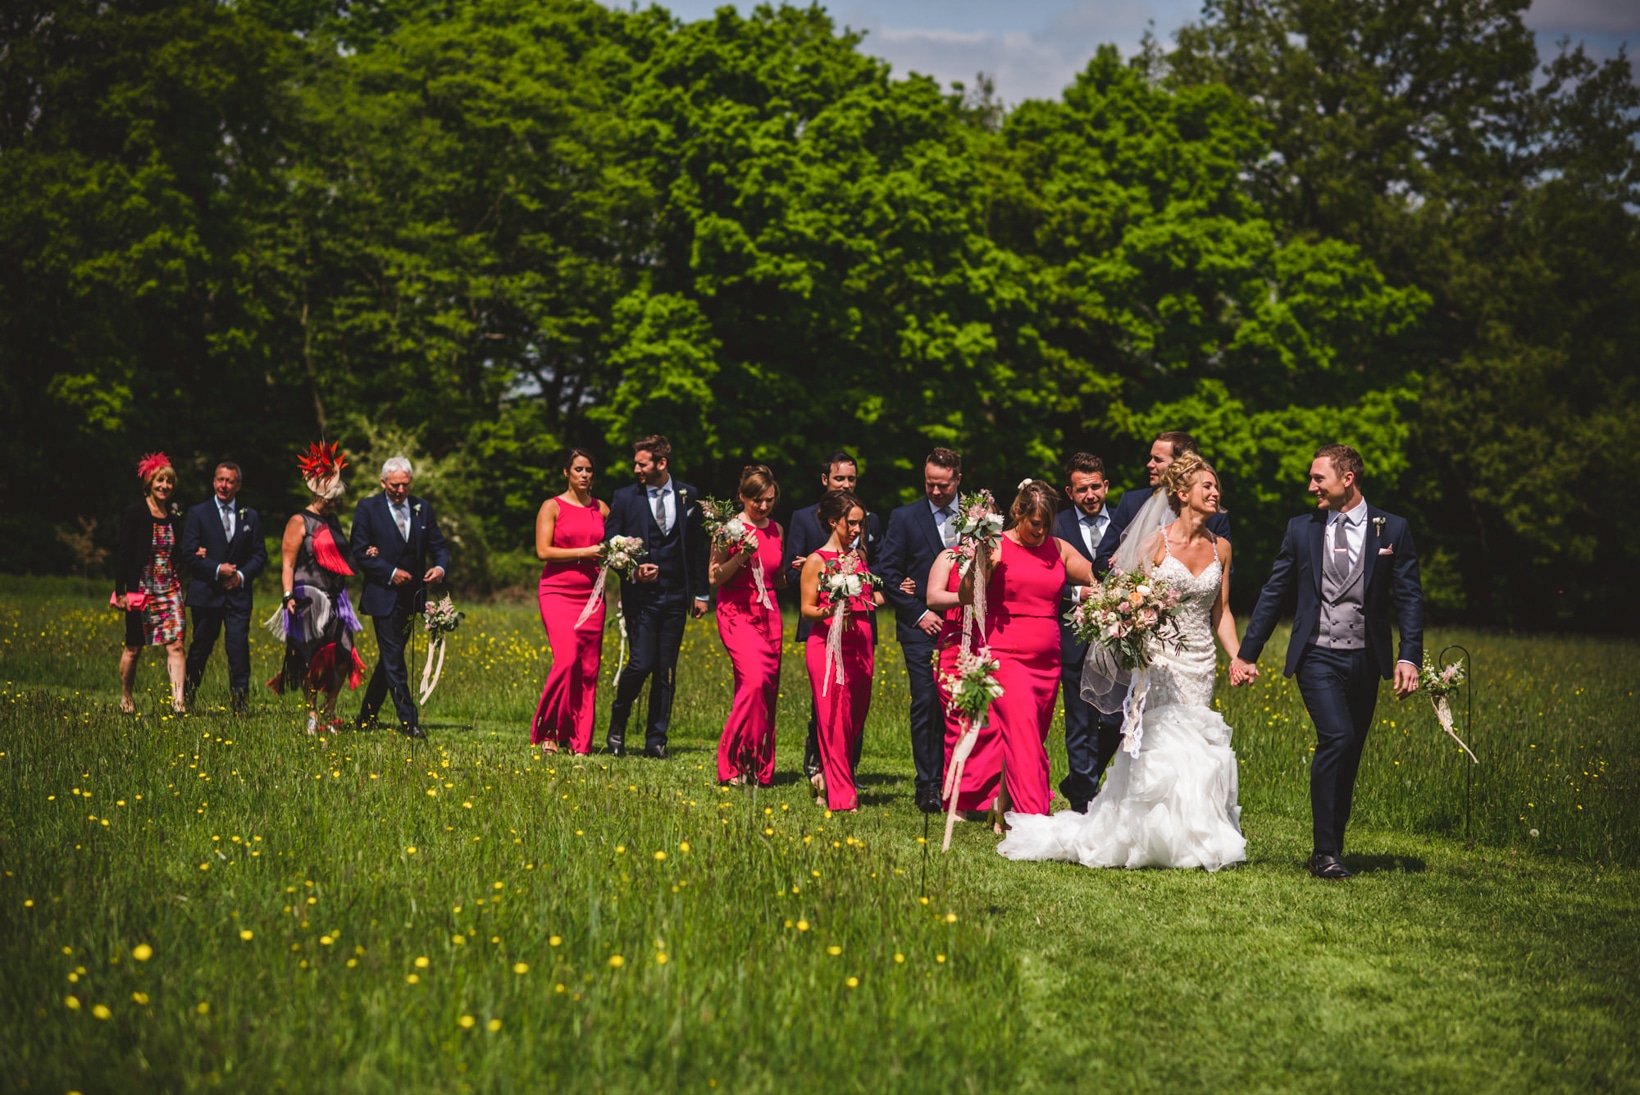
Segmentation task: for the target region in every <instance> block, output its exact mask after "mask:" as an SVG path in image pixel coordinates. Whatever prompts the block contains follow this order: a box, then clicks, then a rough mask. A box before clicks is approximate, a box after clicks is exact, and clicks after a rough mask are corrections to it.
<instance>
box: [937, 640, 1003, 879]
mask: <svg viewBox="0 0 1640 1095" xmlns="http://www.w3.org/2000/svg"><path fill="white" fill-rule="evenodd" d="M1001 668H1002V667H1001V666H1000V665H999V664H997V660H996V658H994V657H992V656H991V651H990V649H989V648H988V647H983V646H982V647H980V648H979V649H977V650H964V651H962V652H961V653H959V654H958V655H957V670H956V672H955V673H944V674H941V676H940V683H941V684H943V685H945V692H946V695H948V696H949V697H950V699H949V701H948V702H947V704H946V708H947V709H948V710H949V711H950V712H951V713H952V714H953V715H958V716H960V717H961V719H962V722H963V733H962V737H961V738H959V739H957V745H956V748H954V749H952V750H951V763H950V764H949V765H948V766H947V767H946V770H945V788H944V791H943V796H942V797H944V798H945V799H947V800H948V801H949V802H950V803H951V807H950V809H949V810H948V811H947V812H946V817H945V841H944V843H943V844H942V846H941V847H942V850H944V851H947V852H948V851H950V850H951V833H952V830H953V829H955V827H956V821H957V791H958V789H960V788H961V787H962V770H963V768H964V767H966V766H967V764H968V757H969V754H971V753H973V751H974V745H975V744H976V743H977V742H978V741H979V732H980V730H981V729H982V728H983V727H984V726H985V723H986V716H987V715H988V714H989V713H990V710H991V702H992V701H993V700H995V699H997V698H998V697H1000V696H1001V695H1002V682H1001V681H999V680H997V673H998V672H999V671H1000V670H1001Z"/></svg>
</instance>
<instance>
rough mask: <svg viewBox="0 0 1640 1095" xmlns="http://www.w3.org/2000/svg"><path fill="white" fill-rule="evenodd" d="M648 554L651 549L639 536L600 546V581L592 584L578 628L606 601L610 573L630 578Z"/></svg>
mask: <svg viewBox="0 0 1640 1095" xmlns="http://www.w3.org/2000/svg"><path fill="white" fill-rule="evenodd" d="M647 554H649V549H648V548H647V547H645V546H644V542H643V539H642V538H641V537H638V536H611V537H610V538H609V539H607V540H605V541H604V542H603V543H602V544H601V545H599V548H598V580H597V581H595V582H593V583H592V592H591V593H590V594H588V595H587V603H586V606H585V607H584V608H582V609H581V614H580V615H579V616H577V617H576V618H575V626H576V627H580V626H581V625H582V624H584V623H586V622H587V617H588V616H591V615H592V610H593V609H595V608H597V607H598V602H599V601H602V600H603V599H604V586H605V585H606V584H608V580H609V572H610V571H614V572H615V573H616V574H619V575H620V576H621V577H622V578H629V577H631V576H632V572H633V571H634V570H635V569H637V566H638V560H640V559H642V558H643V557H644V556H645V555H647Z"/></svg>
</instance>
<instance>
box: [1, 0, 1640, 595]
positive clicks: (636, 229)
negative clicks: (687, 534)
mask: <svg viewBox="0 0 1640 1095" xmlns="http://www.w3.org/2000/svg"><path fill="white" fill-rule="evenodd" d="M1525 6H1526V5H1525V2H1524V0H1442V2H1439V3H1427V4H1404V3H1398V2H1396V0H1351V2H1344V0H1211V2H1210V3H1208V5H1207V7H1206V8H1205V9H1204V10H1203V12H1202V14H1201V16H1200V18H1199V20H1198V21H1197V22H1195V23H1193V24H1191V25H1189V26H1187V27H1185V28H1183V29H1182V30H1181V31H1180V32H1179V34H1178V36H1177V38H1176V44H1175V45H1174V47H1173V48H1172V49H1166V48H1164V47H1163V46H1162V45H1161V44H1159V43H1157V42H1153V41H1152V42H1148V43H1147V46H1146V48H1145V49H1144V50H1142V51H1141V52H1140V53H1139V54H1138V55H1137V56H1135V57H1132V58H1130V59H1127V60H1123V59H1122V58H1121V57H1120V56H1119V55H1118V54H1117V52H1116V51H1115V50H1114V49H1113V48H1105V49H1101V50H1100V51H1099V52H1098V53H1097V55H1096V56H1094V57H1093V58H1092V59H1091V60H1090V61H1089V63H1088V65H1087V67H1086V69H1085V70H1084V71H1083V72H1082V73H1081V74H1080V75H1079V76H1078V77H1077V79H1076V81H1075V83H1074V84H1073V85H1072V86H1070V87H1069V88H1067V89H1066V91H1065V92H1064V94H1063V95H1062V96H1061V97H1060V98H1059V99H1057V100H1054V101H1051V102H1040V101H1031V102H1026V103H1023V104H1020V105H1019V106H1017V107H1015V108H1013V109H1009V110H1004V109H1002V108H1001V106H1000V105H999V104H998V103H997V102H996V100H995V98H994V97H993V95H992V93H991V90H990V88H989V86H988V84H987V81H985V80H984V79H983V78H980V79H978V80H976V82H975V86H973V87H969V88H964V87H952V88H941V87H939V86H937V85H936V84H935V83H934V82H933V81H931V80H928V79H925V78H921V77H916V76H912V77H909V78H891V75H890V73H889V71H888V69H887V67H886V66H885V65H884V64H883V63H882V62H880V61H878V60H876V59H874V58H872V57H871V56H869V55H868V54H867V53H865V52H863V46H862V42H861V39H860V37H859V36H857V35H853V34H850V33H842V32H840V31H839V28H838V27H836V26H835V25H834V24H833V23H832V21H831V19H830V18H829V16H827V15H826V14H825V13H824V12H823V11H821V10H820V9H818V8H808V9H800V8H791V7H780V8H763V9H759V10H758V11H757V12H755V13H754V14H752V15H750V16H746V17H742V16H740V15H736V14H734V13H733V12H732V11H730V10H727V9H726V10H724V11H722V12H720V13H719V14H718V15H717V16H716V17H714V18H712V19H709V20H704V21H700V22H696V23H682V22H679V21H677V20H675V19H673V18H672V17H671V16H670V15H668V14H667V13H666V12H665V11H663V10H661V9H659V8H653V7H651V8H648V9H644V10H632V11H618V10H612V9H610V8H606V7H604V6H602V5H599V4H597V3H593V2H591V0H375V2H367V3H336V2H334V0H332V2H330V3H323V2H320V0H240V2H238V3H234V4H224V3H214V2H207V0H171V2H165V0H107V2H103V3H98V4H89V3H85V2H83V0H17V2H16V3H12V4H8V5H6V6H5V9H4V11H3V12H0V35H3V43H0V402H3V406H0V424H3V430H4V441H3V445H4V459H5V462H6V472H5V475H4V476H3V477H0V521H3V526H0V534H3V535H0V567H4V568H5V569H12V570H19V569H28V570H36V571H39V570H65V569H68V568H70V567H72V566H74V565H76V560H75V552H74V551H72V550H70V548H69V547H68V546H65V542H64V541H63V540H62V539H61V538H60V537H59V536H58V535H57V532H58V530H59V529H62V528H66V527H74V522H75V521H76V520H77V519H78V518H82V517H95V518H98V519H100V520H101V521H102V525H101V526H100V529H99V532H98V533H97V536H99V537H104V538H106V537H107V536H108V535H109V534H110V533H111V529H109V527H108V525H109V519H110V516H111V515H112V514H113V513H114V512H116V509H117V506H118V505H119V503H120V502H121V501H122V500H123V499H125V498H127V497H128V496H129V495H130V494H131V493H132V491H133V490H134V485H133V481H132V480H131V479H130V469H131V467H132V466H133V464H134V460H135V457H136V455H137V454H138V453H140V452H141V451H143V450H145V449H149V448H164V449H166V450H167V451H168V452H170V453H171V455H172V456H173V458H174V459H176V460H177V462H178V466H179V469H182V470H183V472H184V476H185V478H187V477H188V476H192V478H193V480H194V481H193V482H192V483H185V484H184V486H185V488H187V487H190V486H191V487H193V488H194V490H193V493H196V494H203V493H204V490H205V483H206V477H207V476H208V474H209V467H210V465H211V463H212V462H213V461H215V460H216V459H218V458H219V457H224V456H226V457H232V458H234V459H237V460H238V461H239V462H241V463H242V464H244V465H245V466H246V468H247V472H248V479H249V484H250V486H249V487H248V490H247V498H251V499H253V500H254V501H256V502H259V503H260V504H262V505H263V506H265V507H268V508H271V509H273V510H275V511H278V510H280V509H281V508H282V507H283V506H285V505H288V504H290V503H292V502H293V501H294V495H293V494H292V492H291V490H290V489H289V488H291V487H294V486H295V480H294V476H293V475H292V474H290V459H291V454H292V453H293V452H294V450H295V449H296V447H297V446H298V445H299V444H305V443H306V441H307V440H309V439H310V438H312V437H314V436H317V435H319V434H321V433H322V434H325V435H327V436H332V437H339V438H341V439H342V440H343V441H344V443H346V444H348V445H349V446H350V447H352V448H355V449H357V450H360V452H361V454H362V455H363V456H364V457H366V458H371V457H374V456H376V455H380V454H381V453H383V452H385V451H386V450H388V449H401V448H407V447H408V448H411V449H413V450H414V451H415V453H416V454H417V455H418V456H419V457H420V458H421V459H422V460H423V461H424V463H425V464H426V466H427V469H428V472H429V476H428V478H427V479H426V480H425V482H427V483H428V484H429V485H430V486H431V488H432V489H433V490H434V491H436V492H437V496H438V497H439V499H440V501H441V502H442V503H443V506H444V509H445V512H449V513H451V514H452V518H453V520H454V522H455V526H456V530H455V531H456V536H457V537H458V539H459V542H460V555H461V558H460V559H459V560H458V567H460V568H461V569H462V570H463V571H464V572H465V573H466V574H467V575H469V578H470V580H472V581H473V582H474V584H475V585H478V586H482V585H484V584H485V583H493V582H499V581H506V580H509V576H510V575H515V574H518V573H521V565H520V563H519V561H518V560H519V555H520V553H521V551H522V549H523V548H524V546H525V544H526V543H527V542H528V535H529V529H530V527H531V521H532V517H533V514H534V511H535V507H536V506H537V505H538V504H539V502H540V500H541V499H542V498H543V497H545V496H546V495H547V494H548V493H549V492H551V491H552V490H554V489H555V487H556V485H557V484H558V482H559V479H558V475H557V471H556V464H557V454H558V453H559V451H560V450H561V449H562V448H563V447H564V446H566V445H568V444H582V445H589V446H591V447H594V448H595V449H597V450H598V451H601V452H603V453H604V454H606V456H607V457H608V459H609V461H610V463H609V464H608V465H606V468H605V471H604V478H603V489H604V490H605V491H607V490H608V489H609V487H610V486H611V485H612V483H611V480H612V479H624V476H625V471H624V466H623V465H624V460H625V454H626V450H625V446H624V445H623V442H624V440H626V439H628V438H630V437H632V436H634V435H636V434H639V433H642V432H646V431H649V430H661V431H664V432H665V433H667V434H668V435H669V436H671V438H672V439H673V441H674V443H675V445H676V446H677V448H678V450H679V453H680V456H679V462H680V468H681V469H683V470H684V471H685V472H686V474H687V475H688V476H689V477H690V478H691V479H692V480H694V481H695V482H697V483H700V484H701V485H703V486H706V487H709V488H715V489H716V490H718V491H720V492H725V493H726V492H727V488H728V486H729V484H731V483H732V482H733V481H734V479H735V475H736V473H737V472H738V469H739V467H740V466H741V465H742V464H743V463H746V462H748V461H753V460H755V461H761V462H766V463H768V464H770V465H772V466H773V467H774V468H775V470H776V472H777V473H778V474H779V475H780V476H781V477H782V479H783V480H784V481H785V482H786V483H787V484H788V489H789V495H788V500H789V501H790V502H792V503H795V504H801V503H802V502H804V501H807V500H808V499H807V496H808V494H809V493H810V484H811V483H812V482H813V479H814V473H813V464H814V461H815V460H817V459H818V457H819V456H821V455H822V454H823V452H824V451H826V450H828V449H829V448H831V447H833V446H834V445H843V446H846V447H849V448H852V449H854V450H856V451H857V452H858V453H859V455H860V457H861V460H862V464H863V470H864V471H865V474H866V478H865V483H864V485H865V488H866V492H867V494H868V496H869V497H870V500H872V501H873V502H874V503H875V504H878V505H884V506H886V505H888V504H890V503H892V502H894V501H896V500H898V499H899V498H900V497H901V496H902V495H903V494H904V493H905V492H907V491H909V490H911V489H913V487H914V485H915V472H914V467H915V465H916V464H917V462H918V461H919V460H920V457H921V455H922V454H923V453H924V452H925V451H926V450H927V449H928V448H929V447H930V446H931V445H933V444H948V445H951V446H953V447H956V448H959V449H961V450H962V451H963V452H964V454H965V458H966V460H967V477H968V480H969V481H970V482H980V483H987V484H990V485H993V486H996V487H1000V488H1002V493H1003V494H1007V493H1008V488H1009V487H1011V485H1012V484H1013V483H1014V482H1015V481H1016V480H1017V479H1018V478H1020V477H1022V476H1024V475H1026V474H1029V473H1039V474H1047V473H1053V472H1054V469H1055V468H1056V466H1057V464H1058V461H1059V459H1060V458H1061V456H1062V455H1063V454H1064V453H1065V452H1067V451H1068V450H1073V449H1077V448H1088V449H1091V450H1093V451H1096V452H1099V453H1101V454H1102V455H1104V456H1105V457H1106V458H1107V460H1108V461H1109V462H1110V463H1111V464H1112V465H1113V474H1114V478H1115V479H1116V481H1117V482H1118V483H1125V482H1128V481H1129V480H1131V479H1132V478H1135V477H1136V474H1137V472H1138V469H1139V464H1140V462H1141V461H1142V453H1143V451H1144V449H1145V447H1146V445H1147V442H1148V436H1149V434H1150V433H1151V432H1153V431H1154V430H1156V429H1158V428H1176V427H1183V428H1188V429H1191V430H1192V431H1194V432H1195V433H1196V434H1197V435H1198V437H1199V438H1200V439H1201V440H1202V441H1203V443H1204V448H1205V449H1206V450H1207V451H1208V455H1209V456H1210V457H1211V458H1212V459H1214V460H1215V461H1216V462H1217V463H1218V464H1219V466H1220V468H1221V471H1222V472H1223V474H1224V478H1225V486H1226V501H1227V504H1228V505H1229V506H1230V507H1231V508H1232V511H1233V514H1234V519H1235V521H1236V525H1237V529H1238V536H1237V540H1238V545H1239V546H1240V547H1241V551H1240V552H1238V556H1239V558H1241V559H1244V560H1248V562H1247V563H1246V564H1244V570H1245V572H1246V573H1249V574H1250V575H1251V574H1253V572H1258V571H1261V569H1262V561H1263V560H1264V559H1266V558H1267V557H1268V556H1269V555H1270V554H1271V552H1272V551H1273V549H1274V545H1275V543H1276V540H1277V537H1278V536H1279V531H1280V528H1281V525H1282V523H1283V521H1284V519H1285V517H1286V516H1288V515H1289V514H1290V513H1292V512H1295V511H1296V510H1297V509H1298V508H1299V507H1300V506H1301V505H1303V504H1304V496H1303V486H1302V474H1301V473H1302V469H1303V467H1304V466H1305V465H1306V463H1307V459H1308V453H1309V451H1310V450H1311V449H1312V448H1313V447H1314V446H1315V444H1316V443H1318V442H1319V441H1322V440H1334V439H1343V440H1347V441H1351V442H1353V443H1355V444H1357V445H1358V446H1359V447H1360V448H1361V449H1362V450H1363V452H1364V453H1365V454H1366V456H1367V459H1368V462H1369V466H1370V468H1371V482H1370V484H1369V494H1370V496H1371V497H1373V499H1374V500H1375V501H1377V502H1379V503H1380V504H1383V505H1390V506H1394V507H1399V508H1400V509H1402V510H1404V511H1406V512H1407V513H1408V514H1409V515H1410V516H1412V517H1413V518H1414V519H1415V521H1416V523H1417V525H1418V527H1420V528H1422V529H1424V530H1426V531H1425V533H1424V543H1423V544H1422V545H1421V546H1422V547H1423V548H1424V557H1425V558H1426V559H1427V560H1428V561H1429V562H1428V571H1427V572H1426V584H1427V586H1428V589H1429V593H1430V596H1431V599H1432V602H1433V606H1434V607H1435V608H1436V610H1437V611H1439V612H1442V613H1445V614H1446V615H1447V616H1448V617H1449V618H1451V617H1466V618H1470V619H1475V620H1481V621H1489V622H1498V623H1506V624H1511V625H1523V626H1548V625H1570V626H1578V627H1590V628H1608V627H1629V628H1632V627H1633V620H1634V618H1635V612H1636V609H1640V603H1637V601H1636V595H1635V592H1634V587H1635V585H1636V583H1634V582H1633V581H1632V579H1631V578H1630V576H1629V575H1630V572H1631V568H1632V567H1633V566H1634V565H1635V564H1636V563H1637V562H1640V550H1637V548H1636V546H1635V545H1636V543H1637V542H1640V520H1637V518H1636V515H1635V512H1634V510H1633V507H1630V506H1628V505H1626V504H1625V503H1624V501H1623V499H1624V495H1625V491H1624V489H1623V487H1624V484H1625V483H1626V478H1627V475H1626V473H1625V472H1624V471H1623V468H1624V467H1625V466H1626V464H1627V459H1628V458H1629V454H1630V453H1632V452H1635V451H1636V450H1637V449H1640V410H1637V406H1640V403H1637V400H1636V383H1637V380H1636V373H1637V370H1636V369H1635V368H1634V365H1633V362H1634V356H1635V349H1634V347H1635V346H1637V345H1640V233H1637V225H1636V209H1637V208H1640V206H1637V197H1640V195H1637V193H1636V191H1637V187H1640V154H1637V151H1636V143H1635V137H1636V132H1637V129H1640V122H1637V119H1640V94H1637V91H1636V85H1635V83H1634V81H1633V75H1632V73H1631V71H1630V66H1629V63H1628V61H1627V59H1626V58H1624V57H1619V58H1617V59H1615V60H1610V61H1606V62H1603V63H1597V62H1596V61H1594V60H1592V59H1590V58H1589V57H1587V56H1586V55H1585V54H1584V53H1583V52H1582V50H1581V49H1579V48H1573V47H1571V46H1569V45H1567V46H1563V47H1562V49H1561V50H1560V52H1559V54H1558V55H1557V56H1556V57H1555V58H1553V59H1552V60H1551V61H1550V62H1548V63H1547V64H1546V65H1545V64H1544V63H1543V62H1542V61H1540V59H1539V56H1538V52H1537V49H1536V46H1535V43H1534V41H1533V38H1532V35H1531V34H1530V32H1529V31H1528V30H1527V29H1526V28H1525V27H1524V26H1523V25H1522V22H1521V12H1522V10H1523V9H1524V7H1525ZM361 474H362V476H363V479H364V481H368V479H369V476H368V474H366V473H361ZM1053 477H1054V478H1057V476H1056V475H1054V476H1053ZM185 493H187V491H186V489H185ZM79 556H80V565H85V550H84V546H83V545H82V547H81V549H80V552H79ZM1253 585H1254V582H1253V581H1243V582H1242V583H1241V587H1240V594H1241V595H1249V594H1251V592H1252V589H1253ZM1238 599H1239V597H1238Z"/></svg>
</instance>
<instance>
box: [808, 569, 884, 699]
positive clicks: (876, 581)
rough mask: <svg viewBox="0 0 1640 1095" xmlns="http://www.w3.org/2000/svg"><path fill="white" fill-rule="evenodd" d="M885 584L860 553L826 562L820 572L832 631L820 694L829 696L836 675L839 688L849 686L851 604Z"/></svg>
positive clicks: (828, 635)
mask: <svg viewBox="0 0 1640 1095" xmlns="http://www.w3.org/2000/svg"><path fill="white" fill-rule="evenodd" d="M882 584H883V580H882V579H881V578H879V577H878V576H877V575H875V574H873V573H871V571H869V570H867V569H865V561H864V560H863V559H862V558H861V557H860V554H859V552H855V551H850V552H845V553H844V554H842V555H839V556H838V557H837V558H835V559H831V560H829V561H827V563H826V565H825V567H824V568H822V569H821V571H820V582H819V589H820V595H821V596H822V597H824V598H826V599H827V600H828V601H829V602H830V605H829V607H830V608H831V629H830V631H828V632H827V633H826V664H825V668H824V669H823V670H822V675H821V685H820V694H821V695H822V696H824V695H826V694H827V693H828V692H829V690H830V688H831V683H832V676H833V674H834V673H835V674H836V680H837V683H838V684H846V683H847V681H846V679H845V677H844V674H843V629H844V628H845V627H847V625H848V611H849V601H851V600H853V599H854V598H856V597H862V596H867V595H869V594H871V593H873V592H875V591H876V590H878V589H881V588H882Z"/></svg>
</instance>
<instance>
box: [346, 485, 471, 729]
mask: <svg viewBox="0 0 1640 1095" xmlns="http://www.w3.org/2000/svg"><path fill="white" fill-rule="evenodd" d="M414 474H415V469H413V468H412V467H411V466H410V461H408V460H406V459H405V458H404V457H402V456H395V457H393V458H392V459H391V460H388V461H387V463H385V464H383V465H382V480H381V482H382V492H381V493H380V494H373V495H371V496H370V497H369V498H366V499H364V500H363V501H361V502H360V503H359V505H358V508H357V509H355V510H354V511H353V534H352V536H351V537H350V539H349V543H350V545H351V547H352V549H353V558H354V559H355V560H356V561H357V562H358V564H359V569H360V570H362V571H363V572H364V597H363V598H362V599H361V600H360V602H359V610H360V611H361V612H363V613H364V614H365V615H366V616H369V617H370V618H371V621H372V622H373V623H374V624H375V628H376V668H375V669H374V670H373V671H372V672H371V674H370V683H369V684H368V685H366V686H365V690H364V700H363V702H362V703H360V705H359V718H358V722H357V724H356V725H357V726H358V728H359V729H361V730H363V729H366V728H367V727H369V726H370V725H371V724H372V723H374V722H375V721H376V714H377V712H379V711H380V710H381V706H382V700H383V699H384V698H386V696H387V694H388V693H392V696H393V707H394V708H395V709H396V710H397V711H398V713H399V733H401V734H403V735H404V736H405V737H409V738H425V737H426V736H427V732H426V731H425V730H423V729H422V728H421V720H420V718H419V717H418V716H417V713H416V699H415V696H413V695H412V694H411V692H410V673H409V670H408V669H407V668H406V667H405V664H404V648H405V645H406V644H407V643H408V642H409V641H410V629H411V627H412V626H414V624H415V620H416V615H417V614H418V613H420V612H421V611H422V610H423V609H425V608H426V607H427V586H428V584H429V583H431V582H436V581H439V580H440V579H442V578H443V577H444V572H445V571H446V570H447V569H448V568H449V566H450V553H449V552H448V551H447V550H446V549H445V546H444V534H443V533H441V532H440V531H439V527H438V520H437V519H436V518H435V517H434V516H433V505H432V503H431V502H428V501H427V500H426V499H425V498H417V497H416V496H415V495H413V494H411V493H410V481H411V479H412V477H413V476H414Z"/></svg>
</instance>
